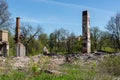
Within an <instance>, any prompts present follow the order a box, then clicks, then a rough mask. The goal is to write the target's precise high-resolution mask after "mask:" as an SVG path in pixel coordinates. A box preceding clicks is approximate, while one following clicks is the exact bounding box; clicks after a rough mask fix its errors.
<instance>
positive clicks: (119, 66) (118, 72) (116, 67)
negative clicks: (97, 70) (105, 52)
mask: <svg viewBox="0 0 120 80" xmlns="http://www.w3.org/2000/svg"><path fill="white" fill-rule="evenodd" d="M100 66H101V71H103V72H107V73H108V74H111V75H114V76H120V56H113V55H112V56H109V57H107V58H106V59H105V60H104V61H103V62H102V63H100Z"/></svg>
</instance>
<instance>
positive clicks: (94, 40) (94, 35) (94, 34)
mask: <svg viewBox="0 0 120 80" xmlns="http://www.w3.org/2000/svg"><path fill="white" fill-rule="evenodd" d="M90 33H91V47H92V51H94V50H97V49H98V43H99V40H100V35H101V30H100V29H99V28H98V27H92V28H91V32H90Z"/></svg>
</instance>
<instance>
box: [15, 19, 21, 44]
mask: <svg viewBox="0 0 120 80" xmlns="http://www.w3.org/2000/svg"><path fill="white" fill-rule="evenodd" d="M19 37H20V17H17V18H16V29H15V43H18V42H20V38H19Z"/></svg>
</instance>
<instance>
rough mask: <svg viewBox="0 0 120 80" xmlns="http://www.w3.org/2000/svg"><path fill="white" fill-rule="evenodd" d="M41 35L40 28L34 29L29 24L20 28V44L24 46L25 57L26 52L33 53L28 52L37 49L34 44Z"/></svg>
mask: <svg viewBox="0 0 120 80" xmlns="http://www.w3.org/2000/svg"><path fill="white" fill-rule="evenodd" d="M41 33H42V28H41V27H40V26H37V27H35V28H34V27H33V26H31V25H29V24H23V25H22V26H21V42H22V43H23V44H24V46H25V48H26V54H27V55H28V52H33V51H30V50H33V49H32V48H34V49H35V46H36V47H38V44H36V39H37V37H38V36H39V35H40V34H41ZM33 45H34V47H33ZM28 49H29V50H28Z"/></svg>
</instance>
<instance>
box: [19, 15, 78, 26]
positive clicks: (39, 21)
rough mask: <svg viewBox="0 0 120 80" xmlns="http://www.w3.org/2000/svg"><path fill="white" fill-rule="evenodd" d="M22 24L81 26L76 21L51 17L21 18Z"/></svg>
mask: <svg viewBox="0 0 120 80" xmlns="http://www.w3.org/2000/svg"><path fill="white" fill-rule="evenodd" d="M21 21H22V22H27V23H37V24H59V25H80V23H79V22H77V21H74V20H70V21H69V20H66V19H62V18H60V17H57V16H51V17H49V18H42V19H34V18H28V17H21Z"/></svg>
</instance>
